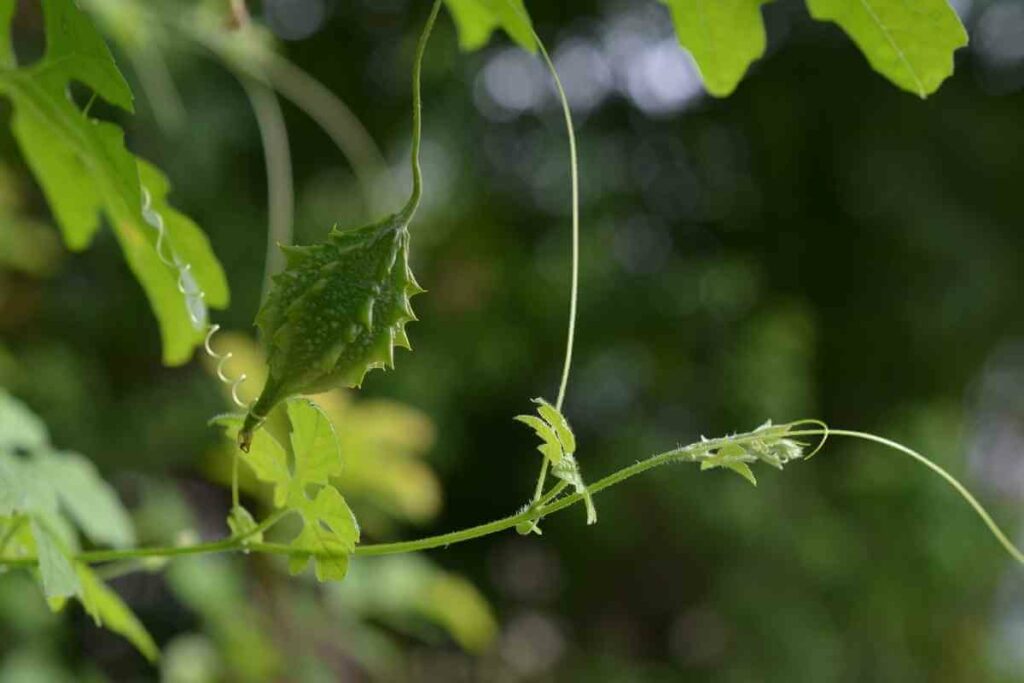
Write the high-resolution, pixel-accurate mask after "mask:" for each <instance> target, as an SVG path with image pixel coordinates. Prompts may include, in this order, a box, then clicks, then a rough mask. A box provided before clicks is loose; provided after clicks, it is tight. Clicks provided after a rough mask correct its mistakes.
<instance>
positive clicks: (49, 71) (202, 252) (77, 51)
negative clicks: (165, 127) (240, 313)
mask: <svg viewBox="0 0 1024 683" xmlns="http://www.w3.org/2000/svg"><path fill="white" fill-rule="evenodd" d="M4 4H5V8H4V12H0V31H2V32H3V33H4V36H5V38H4V40H5V42H6V41H9V39H10V12H9V11H7V10H8V8H9V6H10V4H11V3H10V2H6V3H4ZM42 6H43V12H44V15H45V18H46V36H47V48H46V53H45V55H44V57H43V59H42V60H41V61H39V62H38V63H36V64H34V65H32V66H29V67H23V68H0V94H3V95H5V96H7V97H8V98H10V100H11V101H12V103H13V104H14V115H13V117H12V123H11V128H12V131H13V133H14V136H15V139H16V140H17V141H18V145H19V146H20V148H21V151H22V154H23V155H24V157H25V161H26V163H27V164H28V166H29V167H30V168H31V169H32V172H33V174H34V175H35V176H36V179H37V180H38V181H39V184H40V186H41V187H42V189H43V194H44V195H45V196H46V198H47V201H48V203H49V204H50V207H51V209H52V210H53V213H54V217H55V218H56V220H57V224H58V225H59V226H60V229H61V233H62V234H63V236H64V240H65V242H66V243H67V244H68V246H69V247H70V248H71V249H75V250H80V249H84V248H85V247H87V246H88V245H89V243H90V242H91V240H92V238H93V236H94V235H95V233H96V230H97V229H98V228H99V224H100V223H99V219H100V215H101V214H104V215H106V216H107V218H108V220H109V222H110V225H111V227H112V228H113V230H114V233H115V235H116V236H117V239H118V242H119V243H120V245H121V248H122V250H123V251H124V255H125V258H126V260H127V261H128V265H129V267H130V268H131V270H132V272H133V273H134V274H135V277H136V278H137V279H138V280H139V282H140V284H141V285H142V287H143V289H144V290H145V292H146V296H147V298H148V299H149V301H150V305H151V306H152V308H153V311H154V313H155V314H156V317H157V320H158V322H159V323H160V333H161V338H162V340H163V347H164V362H166V363H167V364H169V365H175V364H181V363H184V362H185V361H187V360H188V358H189V356H190V355H191V352H192V350H193V348H195V347H196V346H197V345H199V344H201V343H202V341H203V338H204V332H205V329H203V328H204V325H202V324H199V325H196V324H193V322H192V319H191V318H190V315H189V311H188V309H187V308H186V303H185V299H184V297H182V295H181V292H179V291H178V275H179V272H178V269H177V268H173V267H170V266H167V265H166V264H164V263H163V261H162V260H161V257H160V256H159V255H158V253H157V250H156V249H157V230H155V229H154V228H153V227H152V226H151V225H149V224H148V223H147V222H146V220H145V218H144V216H143V213H142V208H143V207H142V204H143V191H142V187H141V184H140V178H139V172H140V171H139V167H138V163H137V160H136V158H135V157H134V156H133V155H132V154H131V153H130V152H128V150H127V149H126V148H125V146H124V133H123V131H122V130H121V129H120V128H118V127H117V126H115V125H113V124H110V123H106V122H100V121H97V120H94V119H91V118H89V117H88V115H87V114H86V113H84V112H82V111H80V110H79V109H78V107H77V106H76V105H75V103H74V102H73V101H72V99H71V98H70V97H69V96H68V92H67V91H68V87H69V84H70V83H71V82H72V81H79V82H81V83H84V84H85V85H87V86H88V87H90V88H91V89H92V90H93V91H94V92H95V93H96V94H97V95H99V96H100V97H102V98H103V99H105V100H107V101H108V102H110V103H112V104H114V105H117V106H119V107H121V108H123V109H126V110H128V111H131V109H132V96H131V91H130V90H129V88H128V85H127V83H126V82H125V81H124V78H123V77H122V76H121V73H120V71H118V69H117V66H116V64H115V63H114V61H113V58H112V57H111V56H110V52H109V50H108V49H107V47H106V45H105V44H104V42H103V39H102V38H101V37H100V35H99V33H98V32H97V31H96V29H95V28H94V27H93V25H92V24H91V23H90V22H89V19H88V18H87V17H86V16H85V15H84V14H83V13H82V12H81V11H80V10H79V9H78V7H77V6H76V5H75V3H74V2H73V1H72V0H43V2H42ZM8 62H9V60H8ZM6 66H7V67H12V66H14V65H13V63H10V62H9V63H8V64H7V65H6ZM172 232H176V233H181V232H182V231H181V230H173V229H172ZM170 239H171V241H174V240H175V239H176V237H175V236H173V235H172V236H171V237H170ZM180 239H181V240H184V241H186V242H188V243H189V245H190V246H191V247H193V248H191V249H190V250H189V255H190V260H189V264H190V265H191V266H192V270H193V271H194V272H196V273H203V274H204V276H203V277H206V276H207V275H210V277H209V279H210V281H211V282H213V285H212V286H211V290H212V291H211V292H210V293H209V294H208V296H211V297H212V298H210V303H211V304H212V305H214V306H222V305H223V304H224V303H226V294H225V293H223V292H221V291H218V289H217V283H219V284H221V285H223V274H222V273H221V272H220V265H219V263H218V262H217V260H216V258H215V257H214V255H213V253H212V252H211V251H210V249H209V245H208V244H205V242H200V241H198V240H195V239H186V238H184V237H181V238H180ZM201 322H205V321H201Z"/></svg>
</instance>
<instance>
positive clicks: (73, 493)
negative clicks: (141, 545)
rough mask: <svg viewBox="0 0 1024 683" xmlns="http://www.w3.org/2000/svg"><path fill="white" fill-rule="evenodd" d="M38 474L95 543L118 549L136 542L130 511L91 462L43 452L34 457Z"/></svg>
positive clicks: (73, 454) (68, 454)
mask: <svg viewBox="0 0 1024 683" xmlns="http://www.w3.org/2000/svg"><path fill="white" fill-rule="evenodd" d="M35 471H36V473H37V476H42V477H45V478H46V481H47V482H48V483H49V485H50V486H52V487H53V489H54V490H55V491H56V493H57V496H58V498H59V500H60V503H61V506H62V507H63V508H64V509H65V510H67V512H68V513H70V515H71V518H72V519H74V521H75V524H76V525H77V526H78V527H79V528H80V529H81V530H82V531H84V532H85V535H86V536H88V537H89V538H90V539H92V540H93V541H94V542H96V543H101V544H106V545H112V546H116V547H127V546H130V545H132V544H134V543H135V531H134V529H133V528H132V522H131V518H130V517H129V515H128V511H127V510H126V509H125V507H124V505H123V504H122V503H121V500H120V498H118V497H117V493H116V492H115V491H114V489H113V487H111V486H110V484H108V483H107V482H106V481H104V480H103V478H102V477H100V474H99V472H98V471H97V470H96V466H95V465H93V464H92V462H91V461H90V460H89V459H87V458H86V457H84V456H82V455H79V454H77V453H68V452H62V453H54V452H46V453H40V454H38V455H36V456H35Z"/></svg>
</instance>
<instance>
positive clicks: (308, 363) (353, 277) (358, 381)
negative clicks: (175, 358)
mask: <svg viewBox="0 0 1024 683" xmlns="http://www.w3.org/2000/svg"><path fill="white" fill-rule="evenodd" d="M440 7H441V5H440V0H436V1H435V3H434V6H433V9H432V10H431V12H430V17H429V18H428V19H427V23H426V26H425V27H424V29H423V33H422V34H420V39H419V43H418V44H417V46H416V58H415V61H414V62H413V76H412V82H413V106H412V111H413V134H412V155H411V167H412V194H411V196H410V197H409V200H408V201H407V202H406V204H405V206H404V207H403V208H402V210H401V211H399V212H398V213H396V214H393V215H391V216H388V217H387V218H385V219H384V220H382V221H379V222H377V223H373V224H371V225H366V226H363V227H358V228H349V229H341V228H339V227H337V226H335V227H334V228H333V229H332V230H331V232H330V234H329V235H328V236H327V239H326V240H325V241H324V242H323V243H321V244H316V245H312V246H305V247H286V246H282V249H283V250H284V253H285V258H286V261H287V267H286V268H285V270H284V272H282V273H280V274H278V275H276V276H275V277H274V279H273V281H274V286H273V288H272V289H271V290H270V294H269V295H268V296H267V300H266V302H264V304H263V307H262V308H261V309H260V311H259V314H258V315H257V317H256V324H257V326H258V327H259V329H260V336H261V337H262V339H263V342H264V344H265V345H266V347H267V359H268V363H269V366H270V368H269V374H268V377H267V383H266V384H265V385H264V387H263V392H262V393H261V394H260V397H259V399H258V400H257V401H256V404H255V405H253V406H252V407H251V408H250V409H249V414H248V415H246V417H245V423H244V425H243V426H242V429H241V430H240V431H239V440H238V444H239V446H240V447H241V448H242V450H246V449H248V448H249V445H250V443H251V442H252V435H253V432H255V431H256V430H257V429H258V428H259V427H260V426H261V425H262V424H263V421H264V420H265V419H266V417H267V416H268V415H269V414H270V411H271V410H272V409H273V408H274V406H275V405H277V404H278V403H280V402H281V401H283V400H285V399H286V398H288V397H290V396H295V395H297V394H315V393H320V392H323V391H326V390H328V389H331V388H334V387H337V386H343V387H359V386H361V385H362V382H363V377H364V376H365V375H366V373H367V372H368V371H369V370H373V369H376V368H391V367H394V365H395V360H394V347H395V346H401V347H404V348H410V346H409V339H408V337H407V336H406V334H405V325H406V323H408V322H409V321H411V320H415V319H416V316H415V315H414V314H413V312H412V306H411V304H410V302H409V300H410V298H411V297H413V296H415V295H416V294H419V293H421V292H423V288H422V287H420V286H419V284H417V282H416V278H414V277H413V274H412V271H411V270H410V269H409V222H410V221H411V220H412V218H413V216H414V215H415V213H416V209H417V207H418V206H419V202H420V197H421V196H422V191H423V188H422V177H421V173H420V163H419V149H420V140H421V136H422V125H421V113H420V110H421V97H420V72H421V70H422V66H423V54H424V52H425V51H426V45H427V40H428V39H429V37H430V33H431V31H432V30H433V27H434V22H435V20H436V19H437V14H438V11H439V10H440Z"/></svg>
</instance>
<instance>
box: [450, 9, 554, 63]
mask: <svg viewBox="0 0 1024 683" xmlns="http://www.w3.org/2000/svg"><path fill="white" fill-rule="evenodd" d="M445 4H446V5H447V6H448V11H449V12H451V14H452V19H454V20H455V26H456V28H457V29H458V31H459V46H460V47H462V49H463V50H466V51H467V52H469V51H472V50H478V49H480V48H482V47H483V46H484V45H486V44H487V41H489V40H490V39H491V34H492V33H494V31H495V30H496V29H502V30H503V31H505V33H507V34H508V35H509V37H510V38H512V40H514V41H515V42H516V43H518V44H519V46H520V47H522V48H523V49H524V50H527V51H528V52H536V51H537V42H536V40H534V37H533V28H532V27H531V25H530V17H529V15H528V14H527V13H526V7H525V5H523V0H445Z"/></svg>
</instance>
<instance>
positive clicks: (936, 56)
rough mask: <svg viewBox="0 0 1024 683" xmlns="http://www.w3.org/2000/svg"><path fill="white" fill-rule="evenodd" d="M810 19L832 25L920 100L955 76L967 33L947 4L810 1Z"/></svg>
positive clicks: (930, 0)
mask: <svg viewBox="0 0 1024 683" xmlns="http://www.w3.org/2000/svg"><path fill="white" fill-rule="evenodd" d="M807 7H808V9H810V12H811V16H813V17H814V18H815V19H818V20H820V21H833V22H835V23H837V24H839V26H841V27H842V29H843V30H844V31H846V33H847V34H848V35H849V36H850V37H851V38H852V39H853V41H854V42H855V43H856V44H857V47H859V48H860V50H861V52H863V53H864V55H865V56H866V57H867V58H868V62H870V64H871V67H872V68H873V69H874V70H875V71H877V72H879V73H880V74H882V75H883V76H885V77H886V78H888V79H889V80H890V81H892V82H893V83H895V84H896V85H898V86H899V87H901V88H903V89H904V90H908V91H910V92H912V93H914V94H916V95H918V96H920V97H926V96H928V95H930V94H931V93H933V92H935V90H936V89H938V87H939V85H941V84H942V82H943V81H944V80H946V78H948V77H949V76H950V75H951V74H952V73H953V53H954V52H956V50H957V49H958V48H961V47H963V46H965V45H967V31H966V30H964V27H963V24H961V23H960V19H959V17H957V15H956V12H954V11H953V8H952V7H950V5H949V3H948V2H947V0H807Z"/></svg>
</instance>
